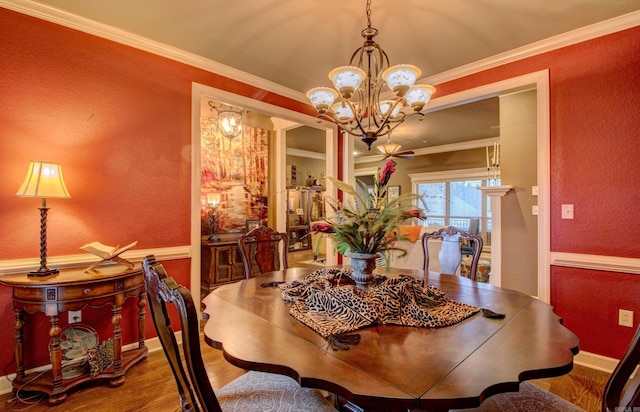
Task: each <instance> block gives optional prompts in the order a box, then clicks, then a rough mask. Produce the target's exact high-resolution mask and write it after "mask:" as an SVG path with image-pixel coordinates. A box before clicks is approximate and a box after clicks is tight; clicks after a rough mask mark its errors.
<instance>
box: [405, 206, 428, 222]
mask: <svg viewBox="0 0 640 412" xmlns="http://www.w3.org/2000/svg"><path fill="white" fill-rule="evenodd" d="M407 215H409V217H415V218H417V219H420V220H423V219H426V218H427V216H426V215H425V214H424V213H422V209H419V208H417V207H412V208H411V209H409V210H407Z"/></svg>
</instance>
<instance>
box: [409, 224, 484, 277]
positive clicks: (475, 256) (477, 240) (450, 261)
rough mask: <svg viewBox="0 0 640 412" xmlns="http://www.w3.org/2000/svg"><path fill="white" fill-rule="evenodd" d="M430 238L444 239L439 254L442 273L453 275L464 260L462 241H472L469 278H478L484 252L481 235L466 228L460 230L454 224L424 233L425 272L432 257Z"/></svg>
mask: <svg viewBox="0 0 640 412" xmlns="http://www.w3.org/2000/svg"><path fill="white" fill-rule="evenodd" d="M429 239H439V240H441V241H442V248H441V249H440V252H439V254H438V258H439V260H440V266H441V267H442V273H447V274H452V275H453V274H455V273H456V270H457V269H458V266H459V265H460V262H461V261H462V253H461V252H460V241H462V240H466V241H468V242H470V243H471V244H472V254H471V264H470V267H469V278H470V279H471V280H476V275H477V271H478V261H479V260H480V254H481V253H482V238H481V237H480V236H476V235H472V234H470V233H469V232H465V231H464V230H460V229H458V228H455V227H453V226H449V227H445V228H442V229H440V230H437V231H435V232H433V233H425V234H424V235H422V250H423V252H424V265H423V269H424V270H425V272H428V271H429V260H430V259H432V257H430V256H429V248H428V241H429ZM426 279H427V277H426V276H425V281H426Z"/></svg>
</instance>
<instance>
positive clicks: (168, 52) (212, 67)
mask: <svg viewBox="0 0 640 412" xmlns="http://www.w3.org/2000/svg"><path fill="white" fill-rule="evenodd" d="M0 7H4V8H6V9H9V10H13V11H16V12H18V13H22V14H26V15H29V16H32V17H36V18H38V19H41V20H46V21H49V22H52V23H55V24H59V25H61V26H65V27H69V28H72V29H75V30H79V31H82V32H84V33H88V34H91V35H94V36H98V37H102V38H104V39H108V40H112V41H115V42H117V43H120V44H124V45H127V46H131V47H134V48H136V49H140V50H144V51H147V52H149V53H153V54H156V55H159V56H162V57H166V58H168V59H171V60H175V61H178V62H180V63H184V64H187V65H190V66H193V67H197V68H199V69H202V70H205V71H208V72H211V73H216V74H219V75H222V76H225V77H228V78H230V79H233V80H236V81H239V82H242V83H246V84H248V85H251V86H254V87H258V88H260V89H263V90H266V91H269V92H273V93H276V94H279V95H281V96H284V97H288V98H290V99H293V100H296V101H299V102H304V103H306V102H307V98H306V96H305V94H304V93H302V92H299V91H296V90H293V89H290V88H288V87H284V86H282V85H280V84H277V83H274V82H272V81H269V80H266V79H263V78H261V77H258V76H255V75H253V74H250V73H247V72H243V71H240V70H238V69H235V68H233V67H230V66H227V65H224V64H222V63H218V62H215V61H213V60H210V59H205V58H203V57H201V56H198V55H196V54H193V53H189V52H186V51H184V50H181V49H178V48H176V47H172V46H169V45H166V44H164V43H160V42H157V41H154V40H151V39H148V38H146V37H142V36H139V35H136V34H133V33H131V32H128V31H126V30H122V29H117V28H115V27H112V26H109V25H106V24H103V23H98V22H96V21H93V20H90V19H87V18H85V17H80V16H77V15H75V14H71V13H69V12H66V11H63V10H59V9H56V8H54V7H51V6H48V5H44V4H40V3H36V2H33V1H30V0H0ZM638 25H640V11H635V12H631V13H628V14H624V15H622V16H618V17H615V18H612V19H609V20H605V21H602V22H599V23H595V24H592V25H589V26H585V27H581V28H579V29H576V30H572V31H569V32H566V33H563V34H559V35H557V36H553V37H550V38H548V39H545V40H541V41H538V42H535V43H531V44H528V45H525V46H522V47H519V48H516V49H513V50H510V51H507V52H505V53H501V54H497V55H495V56H491V57H488V58H486V59H482V60H478V61H477V62H473V63H470V64H467V65H464V66H460V67H458V68H455V69H452V70H449V71H446V72H442V73H439V74H436V75H434V76H430V77H426V78H424V79H421V80H420V82H425V83H427V84H440V83H444V82H447V81H451V80H455V79H458V78H460V77H464V76H468V75H471V74H474V73H478V72H480V71H483V70H487V69H491V68H494V67H497V66H501V65H504V64H507V63H511V62H514V61H517V60H521V59H525V58H528V57H531V56H535V55H538V54H541V53H546V52H549V51H552V50H555V49H559V48H562V47H566V46H570V45H573V44H576V43H580V42H583V41H587V40H591V39H594V38H597V37H601V36H605V35H607V34H611V33H615V32H618V31H622V30H626V29H629V28H632V27H636V26H638Z"/></svg>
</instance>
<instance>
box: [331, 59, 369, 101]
mask: <svg viewBox="0 0 640 412" xmlns="http://www.w3.org/2000/svg"><path fill="white" fill-rule="evenodd" d="M365 77H367V74H366V73H365V72H364V70H362V69H361V68H359V67H355V66H341V67H337V68H335V69H333V70H331V72H330V73H329V79H331V81H332V82H333V86H334V87H335V88H336V89H337V90H338V91H340V94H341V95H342V97H343V98H344V99H350V98H351V95H353V92H355V91H356V90H357V89H358V87H360V83H361V82H362V80H364V78H365Z"/></svg>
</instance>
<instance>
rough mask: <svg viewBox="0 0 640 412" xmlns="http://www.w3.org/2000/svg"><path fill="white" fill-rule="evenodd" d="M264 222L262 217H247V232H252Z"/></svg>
mask: <svg viewBox="0 0 640 412" xmlns="http://www.w3.org/2000/svg"><path fill="white" fill-rule="evenodd" d="M261 224H262V220H260V219H247V220H246V222H245V233H249V232H251V231H252V230H253V229H257V228H259V227H260V225H261Z"/></svg>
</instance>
